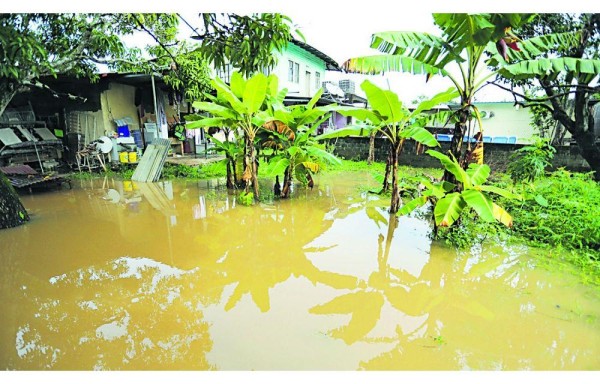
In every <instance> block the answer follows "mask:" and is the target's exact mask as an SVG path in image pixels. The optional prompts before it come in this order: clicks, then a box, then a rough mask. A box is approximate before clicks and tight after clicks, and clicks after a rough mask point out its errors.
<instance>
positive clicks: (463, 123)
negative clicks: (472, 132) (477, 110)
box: [442, 107, 469, 184]
mask: <svg viewBox="0 0 600 384" xmlns="http://www.w3.org/2000/svg"><path fill="white" fill-rule="evenodd" d="M468 120H469V109H468V108H467V107H463V108H462V109H461V110H460V111H458V121H457V122H456V124H455V125H454V132H453V133H452V141H451V142H450V153H452V155H453V156H454V157H455V158H456V160H457V161H460V160H461V157H462V143H463V138H464V134H465V131H466V129H467V122H468ZM442 180H445V181H448V182H450V183H452V184H456V178H455V177H454V175H453V174H452V173H450V172H449V171H448V170H444V176H443V177H442Z"/></svg>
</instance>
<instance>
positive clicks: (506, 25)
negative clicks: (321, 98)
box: [344, 13, 531, 181]
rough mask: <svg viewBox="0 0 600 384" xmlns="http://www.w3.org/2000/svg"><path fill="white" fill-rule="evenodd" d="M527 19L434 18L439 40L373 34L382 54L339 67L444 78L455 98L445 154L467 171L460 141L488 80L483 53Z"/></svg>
mask: <svg viewBox="0 0 600 384" xmlns="http://www.w3.org/2000/svg"><path fill="white" fill-rule="evenodd" d="M530 17H531V15H527V14H517V13H514V14H464V13H457V14H445V13H444V14H439V13H437V14H433V21H434V23H435V25H436V26H438V27H439V28H440V29H441V31H442V36H435V35H432V34H430V33H424V32H394V31H392V32H380V33H375V34H373V36H372V39H371V47H372V48H375V49H377V50H379V51H380V52H383V53H384V54H383V55H374V56H366V57H358V58H352V59H349V60H347V61H346V62H345V63H344V68H345V70H347V71H349V72H360V73H367V74H373V73H382V72H386V71H398V72H408V73H413V74H417V75H418V74H424V75H426V79H429V78H430V77H431V76H436V75H440V76H444V77H446V78H448V79H449V80H450V81H451V82H452V84H453V85H454V87H455V88H456V90H457V91H458V93H459V95H460V107H459V110H458V111H457V114H458V118H457V120H456V121H457V122H456V124H455V127H454V132H453V137H452V142H451V148H450V151H451V153H452V155H453V156H454V157H455V158H456V159H460V160H462V163H463V166H464V167H465V168H466V166H467V164H466V163H467V162H466V161H465V159H466V158H467V157H468V154H464V155H463V153H462V143H463V138H464V135H465V131H466V129H467V124H468V123H469V121H470V120H471V118H472V116H473V115H475V116H477V118H479V111H478V110H477V108H476V107H475V106H474V105H473V98H474V96H475V94H476V93H477V92H478V91H479V90H480V89H481V87H483V86H484V85H486V80H488V79H489V78H490V77H492V76H493V74H492V73H485V72H482V71H481V69H482V68H484V66H485V63H484V61H485V58H486V56H485V53H486V52H490V50H493V51H495V50H496V49H497V48H496V46H495V45H496V43H498V44H504V47H505V46H506V43H505V40H504V39H508V40H509V41H511V39H512V33H511V32H510V31H511V29H512V28H518V27H520V26H521V25H523V24H524V23H526V22H527V21H528V20H529V19H530ZM500 48H501V47H500V46H499V47H498V49H500ZM479 126H480V127H481V124H479ZM445 179H447V180H449V181H455V179H454V175H452V174H451V173H449V172H446V173H445Z"/></svg>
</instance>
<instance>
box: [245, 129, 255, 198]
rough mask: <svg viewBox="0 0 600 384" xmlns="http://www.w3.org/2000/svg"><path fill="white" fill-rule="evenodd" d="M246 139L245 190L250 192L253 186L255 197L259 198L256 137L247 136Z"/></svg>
mask: <svg viewBox="0 0 600 384" xmlns="http://www.w3.org/2000/svg"><path fill="white" fill-rule="evenodd" d="M245 140H246V143H245V144H246V145H245V150H244V175H243V176H242V179H243V180H244V182H245V183H246V186H245V188H244V191H245V192H246V193H248V192H250V187H251V186H252V191H253V193H254V199H255V200H258V198H259V192H258V179H257V177H256V175H257V173H258V167H257V164H256V149H255V148H254V138H253V137H248V136H246V138H245Z"/></svg>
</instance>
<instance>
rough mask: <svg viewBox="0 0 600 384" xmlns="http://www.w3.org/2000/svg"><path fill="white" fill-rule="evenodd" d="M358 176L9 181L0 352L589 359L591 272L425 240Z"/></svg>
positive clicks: (395, 361)
mask: <svg viewBox="0 0 600 384" xmlns="http://www.w3.org/2000/svg"><path fill="white" fill-rule="evenodd" d="M364 177H367V176H366V175H363V174H360V173H353V174H347V175H329V176H321V177H320V178H319V179H318V182H317V185H316V187H315V188H314V189H313V190H305V189H303V188H299V189H298V190H297V191H296V196H295V197H294V198H293V199H292V200H289V201H283V200H281V201H275V202H273V203H270V204H260V205H256V206H253V207H245V206H241V205H238V204H236V202H235V199H234V197H233V196H232V195H229V194H228V193H227V191H226V190H225V189H224V187H223V185H222V182H219V181H218V180H213V181H200V182H190V181H187V182H186V181H173V182H160V183H154V184H142V183H138V184H132V183H131V182H123V181H118V180H112V179H97V180H85V181H77V182H75V183H74V188H73V189H72V190H68V189H67V190H61V191H56V192H48V193H41V194H34V195H26V196H23V198H22V200H23V203H24V205H25V206H26V208H27V209H28V210H29V212H30V213H31V214H32V221H31V222H30V223H28V224H27V225H24V226H21V227H18V228H14V229H9V230H2V231H0V255H1V257H0V284H1V287H2V288H1V292H0V300H1V302H2V311H1V314H0V369H2V370H31V369H33V370H50V369H52V370H357V369H359V370H362V369H364V370H598V369H600V326H599V325H600V323H599V317H600V295H599V294H598V289H597V288H594V287H589V286H584V285H582V284H580V283H579V282H578V280H577V277H575V275H573V274H570V273H569V272H568V271H548V270H546V269H543V268H540V267H536V261H535V260H536V258H535V257H532V255H533V254H535V253H536V252H541V251H538V250H535V249H531V248H528V247H526V246H521V245H506V244H502V243H497V242H488V243H486V244H484V245H483V246H474V247H473V248H472V249H471V250H469V251H456V250H453V249H450V248H447V247H445V246H444V245H443V244H439V243H436V242H433V243H432V242H431V240H430V239H429V237H428V236H429V232H430V230H431V229H430V226H429V224H428V223H427V222H426V221H423V220H421V219H419V218H414V217H403V218H400V219H399V220H397V219H395V218H391V219H390V217H389V215H388V214H387V213H386V206H387V204H388V201H387V199H384V200H380V199H379V198H378V197H376V196H370V195H365V194H361V193H360V192H359V191H358V189H357V186H358V184H359V183H361V182H362V181H363V179H364ZM545 252H549V251H545Z"/></svg>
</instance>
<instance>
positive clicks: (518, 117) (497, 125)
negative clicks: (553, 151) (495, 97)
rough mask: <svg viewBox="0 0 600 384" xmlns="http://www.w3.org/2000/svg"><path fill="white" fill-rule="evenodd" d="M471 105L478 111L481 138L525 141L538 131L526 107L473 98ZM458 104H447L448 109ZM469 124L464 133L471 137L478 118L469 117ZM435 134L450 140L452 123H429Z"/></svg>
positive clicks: (510, 142) (442, 139) (477, 124)
mask: <svg viewBox="0 0 600 384" xmlns="http://www.w3.org/2000/svg"><path fill="white" fill-rule="evenodd" d="M474 105H475V106H476V107H477V109H478V110H479V113H480V115H481V124H482V126H483V140H484V142H489V143H497V144H528V143H530V142H531V138H532V136H534V135H535V134H537V133H538V131H537V129H536V128H534V127H533V125H532V119H531V113H530V110H529V109H528V108H520V107H519V106H515V105H514V103H513V102H509V101H500V102H475V103H474ZM458 107H459V106H458V105H452V104H449V105H448V108H449V109H450V110H455V109H457V108H458ZM472 122H473V123H472V127H471V128H470V129H469V130H468V131H467V132H466V133H465V136H467V137H471V138H472V137H473V136H474V135H475V133H477V132H479V122H478V121H477V120H476V119H474V120H472ZM430 128H431V129H432V132H433V133H435V134H436V136H437V139H438V141H450V140H451V138H452V130H453V129H454V125H453V124H452V123H448V124H445V125H444V124H439V125H436V126H434V127H430Z"/></svg>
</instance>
